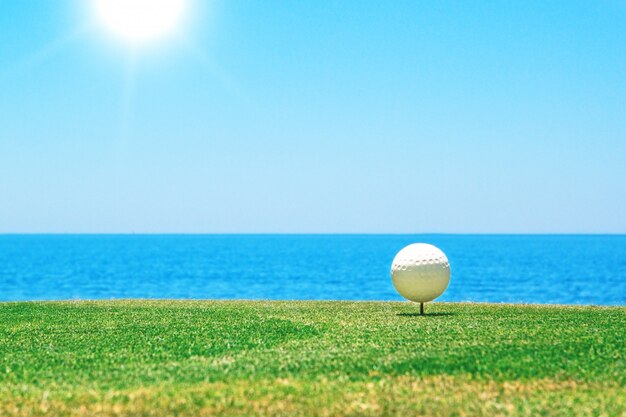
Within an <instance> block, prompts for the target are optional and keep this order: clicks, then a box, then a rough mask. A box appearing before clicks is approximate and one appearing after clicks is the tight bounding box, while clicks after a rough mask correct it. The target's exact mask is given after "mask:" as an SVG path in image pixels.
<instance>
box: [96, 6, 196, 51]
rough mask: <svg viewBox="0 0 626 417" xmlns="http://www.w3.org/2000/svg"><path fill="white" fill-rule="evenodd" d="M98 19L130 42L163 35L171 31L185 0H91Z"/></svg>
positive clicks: (133, 42) (175, 26)
mask: <svg viewBox="0 0 626 417" xmlns="http://www.w3.org/2000/svg"><path fill="white" fill-rule="evenodd" d="M93 1H94V7H95V11H96V14H97V15H98V18H99V20H100V21H101V23H102V24H103V25H104V26H105V27H106V28H107V29H108V30H109V31H111V32H112V33H113V35H115V36H116V37H118V38H120V39H122V40H124V41H125V42H128V43H130V44H134V45H135V44H141V43H145V42H148V41H153V40H156V39H159V38H163V37H164V36H166V35H167V34H170V33H172V32H173V31H175V30H176V29H177V28H178V27H179V25H180V23H181V21H182V19H183V17H184V15H185V12H186V9H187V6H188V5H187V3H188V0H93Z"/></svg>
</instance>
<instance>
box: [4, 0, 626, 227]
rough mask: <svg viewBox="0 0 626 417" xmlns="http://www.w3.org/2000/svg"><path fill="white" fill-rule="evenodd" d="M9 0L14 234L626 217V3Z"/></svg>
mask: <svg viewBox="0 0 626 417" xmlns="http://www.w3.org/2000/svg"><path fill="white" fill-rule="evenodd" d="M88 3H89V2H88V1H79V0H58V1H49V0H29V1H19V0H0V232H4V233H7V232H9V233H13V232H61V233H75V232H106V233H117V232H137V233H139V232H150V233H153V232H154V233H158V232H182V233H213V232H216V233H224V232H276V233H283V232H286V233H289V232H320V233H324V232H374V233H378V232H383V233H384V232H390V233H405V232H406V233H413V232H442V233H446V232H453V233H474V232H478V233H491V232H497V233H507V232H511V233H553V232H557V233H624V232H626V41H625V40H626V3H625V2H623V1H594V2H583V1H572V0H568V1H553V2H539V1H536V2H534V1H532V2H527V1H524V2H522V1H520V2H509V1H502V2H463V1H436V2H435V1H433V2H418V1H414V0H410V1H408V0H407V1H402V0H398V1H393V2H381V1H370V0H359V1H345V0H342V1H339V0H336V1H327V0H320V1H284V0H281V1H269V0H268V1H238V0H229V1H225V0H224V1H212V2H201V1H200V0H196V1H195V2H192V3H193V4H192V9H191V13H190V16H189V18H188V19H187V20H186V21H185V22H184V26H183V27H182V30H181V31H180V32H179V33H177V34H176V35H175V36H172V37H169V38H164V39H162V40H161V41H160V42H155V43H153V44H151V45H149V46H148V47H146V48H141V49H139V50H131V49H130V48H129V47H128V46H127V45H124V44H123V43H121V42H119V41H117V40H114V39H113V38H112V37H111V36H110V35H109V34H108V33H106V31H104V30H102V28H101V27H99V26H97V25H94V16H93V15H92V13H91V8H90V7H89V5H88Z"/></svg>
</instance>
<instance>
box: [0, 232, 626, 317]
mask: <svg viewBox="0 0 626 417" xmlns="http://www.w3.org/2000/svg"><path fill="white" fill-rule="evenodd" d="M413 242H427V243H432V244H434V245H436V246H438V247H439V248H441V249H442V250H443V251H444V252H445V253H446V254H447V255H448V258H449V260H450V264H451V269H452V278H451V281H450V286H449V287H448V289H447V291H446V292H445V293H444V295H443V296H441V297H440V298H439V300H441V301H487V302H514V303H558V304H598V305H625V304H626V236H624V235H619V236H617V235H603V236H600V235H598V236H589V235H582V236H577V235H0V300H2V301H17V300H66V299H112V298H113V299H114V298H192V299H299V300H310V299H319V300H401V298H400V296H398V295H397V294H396V292H395V290H394V288H393V286H392V284H391V279H390V276H389V268H390V265H391V261H392V259H393V257H394V255H395V253H396V252H397V251H398V250H400V249H401V248H402V247H404V246H405V245H407V244H409V243H413Z"/></svg>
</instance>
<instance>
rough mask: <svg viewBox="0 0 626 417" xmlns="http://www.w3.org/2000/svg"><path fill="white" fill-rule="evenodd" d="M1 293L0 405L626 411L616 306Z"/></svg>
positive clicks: (4, 409) (192, 411) (67, 410)
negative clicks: (8, 299)
mask: <svg viewBox="0 0 626 417" xmlns="http://www.w3.org/2000/svg"><path fill="white" fill-rule="evenodd" d="M418 311H419V307H418V306H417V305H414V304H410V303H383V302H295V301H289V302H264V301H103V302H52V303H0V415H1V416H14V415H15V416H38V415H68V416H74V415H75V416H83V415H94V416H96V415H97V416H109V415H133V416H134V415H137V416H144V415H146V416H170V415H215V414H226V415H242V416H243V415H251V414H263V415H302V416H309V415H403V416H406V415H425V416H451V415H457V416H466V415H492V416H499V415H502V416H508V415H511V416H517V415H520V416H536V415H547V416H552V415H554V416H573V415H580V416H588V415H598V416H600V415H605V416H626V340H625V339H626V308H625V307H614V308H608V307H605V308H600V307H561V306H558V307H557V306H521V305H520V306H516V305H497V304H463V303H461V304H457V303H434V304H428V305H427V306H426V312H427V314H428V315H427V316H419V315H417V314H416V313H417V312H418Z"/></svg>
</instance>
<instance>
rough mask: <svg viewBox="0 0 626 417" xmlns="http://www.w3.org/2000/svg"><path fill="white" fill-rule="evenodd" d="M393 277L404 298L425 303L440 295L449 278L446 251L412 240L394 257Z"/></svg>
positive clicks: (394, 284)
mask: <svg viewBox="0 0 626 417" xmlns="http://www.w3.org/2000/svg"><path fill="white" fill-rule="evenodd" d="M391 281H392V282H393V286H394V287H395V288H396V291H398V292H399V293H400V295H401V296H403V297H404V298H406V299H408V300H411V301H415V302H418V303H425V302H427V301H431V300H434V299H435V298H437V297H439V296H440V295H441V294H443V292H444V291H445V290H446V288H447V287H448V283H449V282H450V264H449V263H448V258H447V257H446V255H445V254H444V253H443V252H442V251H441V250H440V249H439V248H437V247H435V246H433V245H429V244H427V243H413V244H412V245H409V246H407V247H405V248H403V249H402V250H400V252H398V254H397V255H396V257H395V258H393V262H392V264H391Z"/></svg>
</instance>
